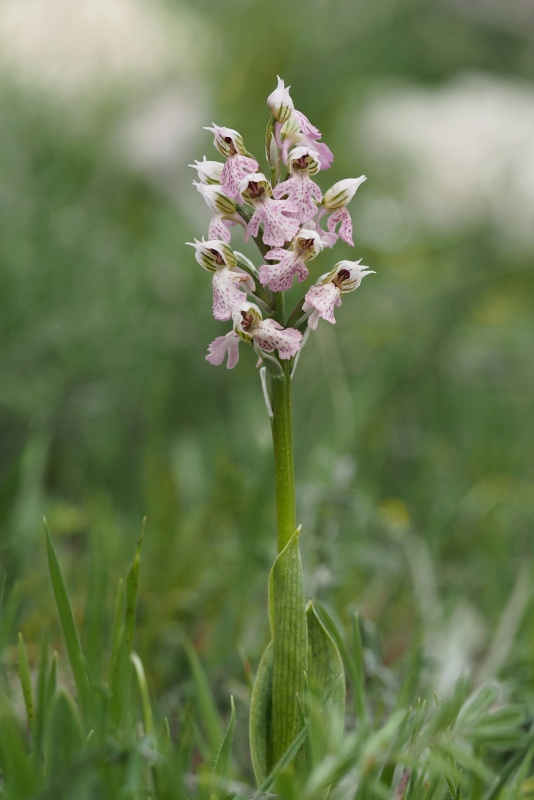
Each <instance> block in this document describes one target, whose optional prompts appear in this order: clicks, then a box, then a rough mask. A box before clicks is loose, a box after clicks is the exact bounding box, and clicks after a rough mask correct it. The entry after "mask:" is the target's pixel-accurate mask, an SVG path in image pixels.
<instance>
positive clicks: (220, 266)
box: [187, 239, 256, 320]
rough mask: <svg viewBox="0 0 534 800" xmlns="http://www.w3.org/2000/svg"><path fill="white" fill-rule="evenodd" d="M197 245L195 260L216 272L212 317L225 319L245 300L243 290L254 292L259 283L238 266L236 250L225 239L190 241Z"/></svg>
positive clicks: (194, 245) (190, 243) (210, 270)
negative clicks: (256, 283)
mask: <svg viewBox="0 0 534 800" xmlns="http://www.w3.org/2000/svg"><path fill="white" fill-rule="evenodd" d="M187 244H189V245H191V247H194V248H195V259H196V260H197V262H198V263H199V264H200V266H201V267H203V268H204V269H206V270H208V272H211V273H212V274H213V316H214V317H215V319H220V320H225V319H230V318H231V317H232V311H233V310H234V308H235V307H236V306H239V305H240V304H241V303H242V302H243V292H250V294H252V293H253V292H254V291H255V289H256V285H255V283H254V281H253V280H252V278H251V277H250V275H248V273H246V272H245V270H243V269H240V267H238V266H237V260H236V257H235V255H234V251H233V250H232V248H231V247H229V246H228V245H227V244H226V243H225V242H223V241H217V240H215V241H207V242H205V241H204V240H202V241H201V242H199V241H198V239H195V241H194V242H187Z"/></svg>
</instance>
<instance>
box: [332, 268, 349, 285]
mask: <svg viewBox="0 0 534 800" xmlns="http://www.w3.org/2000/svg"><path fill="white" fill-rule="evenodd" d="M349 278H350V272H349V271H348V269H340V270H339V272H338V273H337V275H334V277H333V278H332V283H333V284H334V286H337V288H338V289H341V287H342V285H343V282H344V281H347V280H348V279H349Z"/></svg>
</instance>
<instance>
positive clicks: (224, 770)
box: [212, 697, 236, 797]
mask: <svg viewBox="0 0 534 800" xmlns="http://www.w3.org/2000/svg"><path fill="white" fill-rule="evenodd" d="M230 707H231V711H230V720H229V721H228V726H227V728H226V732H225V734H224V738H223V740H222V743H221V746H220V748H219V752H218V753H217V758H216V759H215V764H214V765H213V772H212V775H213V777H214V778H215V779H219V780H224V778H226V777H227V776H228V768H229V765H230V756H231V753H232V744H233V741H234V731H235V721H236V716H235V704H234V698H233V697H230ZM213 795H214V796H215V797H218V796H219V793H218V792H217V790H213Z"/></svg>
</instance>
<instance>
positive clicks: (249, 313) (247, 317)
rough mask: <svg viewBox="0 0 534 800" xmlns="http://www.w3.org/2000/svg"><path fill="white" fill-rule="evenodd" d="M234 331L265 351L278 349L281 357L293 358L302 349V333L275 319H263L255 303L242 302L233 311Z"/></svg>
mask: <svg viewBox="0 0 534 800" xmlns="http://www.w3.org/2000/svg"><path fill="white" fill-rule="evenodd" d="M232 319H233V320H234V331H235V332H236V333H237V335H238V336H240V337H241V338H242V339H244V340H245V341H246V342H254V344H255V345H256V346H257V347H259V349H260V350H263V351H264V352H265V353H272V352H273V351H274V350H278V355H279V356H280V358H283V359H285V358H293V356H296V354H297V353H298V351H299V349H300V345H301V342H302V333H301V332H300V331H297V330H296V329H295V328H284V326H283V325H280V323H279V322H277V321H276V320H274V319H262V316H261V311H260V309H259V308H258V306H257V305H255V304H254V303H241V305H240V306H239V308H236V309H234V312H233V313H232Z"/></svg>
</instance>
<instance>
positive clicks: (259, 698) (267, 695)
mask: <svg viewBox="0 0 534 800" xmlns="http://www.w3.org/2000/svg"><path fill="white" fill-rule="evenodd" d="M272 690H273V643H272V642H269V644H268V645H267V647H266V649H265V651H264V653H263V656H262V657H261V661H260V664H259V667H258V671H257V673H256V680H255V681H254V687H253V689H252V698H251V701H250V729H249V735H250V752H251V756H252V766H253V767H254V774H255V776H256V781H257V783H258V786H261V785H262V784H263V782H264V781H265V780H266V778H267V775H268V774H269V772H270V771H271V769H272V766H273V763H272V748H271V715H272Z"/></svg>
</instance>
